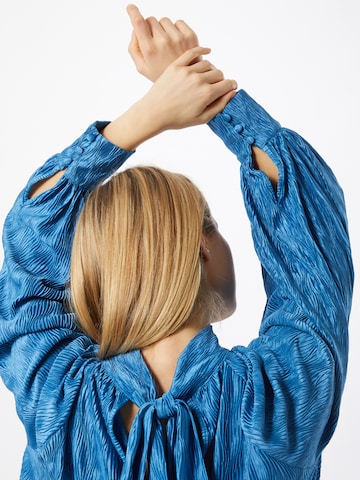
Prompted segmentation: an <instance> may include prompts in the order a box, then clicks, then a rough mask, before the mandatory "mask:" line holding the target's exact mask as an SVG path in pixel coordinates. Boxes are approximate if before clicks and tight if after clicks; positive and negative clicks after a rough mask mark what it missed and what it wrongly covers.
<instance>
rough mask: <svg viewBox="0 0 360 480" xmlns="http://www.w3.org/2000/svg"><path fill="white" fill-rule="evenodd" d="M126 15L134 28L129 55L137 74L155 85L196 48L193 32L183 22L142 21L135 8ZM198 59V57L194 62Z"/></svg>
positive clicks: (129, 8) (163, 19)
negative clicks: (186, 53) (172, 64)
mask: <svg viewBox="0 0 360 480" xmlns="http://www.w3.org/2000/svg"><path fill="white" fill-rule="evenodd" d="M127 12H128V15H129V17H130V21H131V24H132V26H133V28H134V30H133V33H132V38H131V41H130V45H129V53H130V56H131V58H132V59H133V61H134V63H135V66H136V68H137V70H138V72H139V73H141V74H142V75H144V76H145V77H146V78H148V79H149V80H151V81H152V82H155V80H157V79H158V77H160V75H161V74H162V73H163V72H164V71H165V70H166V68H167V67H168V66H169V65H170V64H171V63H172V62H173V61H174V60H176V59H177V58H178V57H180V55H182V54H183V53H184V52H186V51H187V50H189V49H191V48H193V47H197V46H198V45H199V42H198V38H197V36H196V34H195V32H194V31H193V30H192V29H191V28H190V27H189V26H188V25H187V23H185V22H184V21H183V20H178V21H176V22H175V23H173V22H172V21H171V20H170V19H169V18H162V19H161V20H159V21H158V20H157V19H156V18H154V17H149V18H147V19H145V18H144V17H143V16H142V15H141V13H140V11H139V9H138V8H137V7H136V6H135V5H129V6H128V7H127ZM198 60H201V57H199V58H198V59H195V60H194V61H195V62H196V61H198Z"/></svg>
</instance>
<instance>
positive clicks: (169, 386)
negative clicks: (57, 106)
mask: <svg viewBox="0 0 360 480" xmlns="http://www.w3.org/2000/svg"><path fill="white" fill-rule="evenodd" d="M128 11H129V15H130V18H131V21H132V23H133V26H134V34H133V38H132V41H131V45H130V52H131V54H132V56H133V58H134V60H135V63H136V65H137V67H138V69H139V71H140V72H141V73H143V74H144V75H146V76H147V77H148V78H150V79H151V80H154V81H155V83H154V85H153V87H152V88H151V89H150V91H149V92H148V94H146V95H145V97H143V98H142V99H141V100H139V102H137V103H136V104H135V105H134V106H133V107H131V108H130V109H129V110H128V111H127V112H125V114H123V115H122V116H121V117H119V118H118V119H117V120H115V121H113V122H111V123H109V124H103V123H99V122H98V123H96V124H94V125H92V126H90V127H89V129H88V130H87V131H86V132H85V133H84V134H83V135H82V136H81V137H80V138H79V139H78V140H76V141H75V142H74V144H73V145H71V146H70V147H68V148H67V149H66V150H64V152H62V153H61V154H58V155H55V156H54V157H52V158H51V159H50V160H48V162H46V164H45V165H44V166H43V167H41V168H40V169H39V170H38V171H37V172H35V174H34V175H33V176H32V178H31V179H30V180H29V183H28V185H27V186H26V187H25V189H24V191H23V192H21V194H20V195H19V197H18V199H17V201H16V202H15V205H14V207H13V209H12V210H11V212H10V214H9V216H8V218H7V220H6V223H5V227H4V250H5V260H4V266H3V269H2V272H1V277H0V286H1V298H2V299H3V300H2V303H1V306H0V315H1V316H0V320H1V329H0V357H1V363H0V365H1V375H2V378H3V380H4V382H5V383H6V385H7V386H8V387H9V388H10V389H11V390H12V391H13V392H14V394H15V398H16V402H17V411H18V413H19V416H20V418H21V420H22V422H23V423H24V426H25V428H26V432H27V437H28V445H27V448H26V451H25V455H24V461H23V469H22V478H23V479H38V478H49V479H60V478H64V479H71V478H75V479H92V480H93V479H102V480H103V479H118V478H121V479H132V478H134V479H143V478H150V479H167V478H169V479H175V478H177V479H193V478H194V479H207V478H209V479H232V480H233V479H241V478H248V479H257V478H259V479H263V478H274V479H289V478H291V479H315V478H319V472H320V461H321V452H322V450H323V448H324V447H325V446H326V444H327V443H328V441H329V440H330V438H331V435H332V433H333V431H334V428H335V426H336V421H337V417H338V411H339V404H340V398H341V393H342V389H343V385H344V380H345V373H346V362H347V320H348V316H349V311H350V304H351V294H352V282H353V271H352V263H351V253H350V246H349V240H348V235H347V224H346V215H345V207H344V202H343V196H342V192H341V189H340V187H339V186H338V184H337V182H336V180H335V178H334V176H333V174H332V172H331V171H330V169H329V168H328V167H327V166H326V164H325V163H324V161H323V160H322V159H321V158H320V157H319V155H318V154H317V153H316V152H315V151H314V150H313V149H312V148H311V147H310V146H309V145H308V144H307V143H306V142H305V141H304V140H303V139H302V138H301V137H300V136H298V135H297V134H295V133H294V132H292V131H289V130H287V129H283V128H281V127H280V125H279V124H278V123H277V122H276V121H274V120H273V119H272V118H271V117H270V116H269V115H268V114H267V113H266V112H265V111H264V110H263V109H262V108H261V107H260V106H259V105H258V104H257V103H256V102H254V100H252V99H251V98H250V97H249V96H248V95H247V94H246V93H245V92H244V91H239V92H238V93H236V94H235V88H236V84H235V83H234V82H233V81H231V80H227V79H224V77H223V75H222V73H221V72H220V71H219V70H217V69H216V68H214V67H213V66H212V65H211V64H210V63H209V62H207V61H205V60H203V58H202V56H203V55H205V54H206V53H208V50H207V49H202V48H200V47H198V46H197V39H196V36H195V35H194V34H193V32H191V30H190V29H189V28H188V27H187V26H186V24H184V23H183V22H177V23H176V24H172V23H171V22H170V21H169V20H167V19H162V20H161V21H160V22H157V21H156V20H155V19H153V18H150V19H148V20H145V19H143V18H142V16H141V14H140V12H139V11H138V10H137V9H136V7H133V6H131V7H129V10H128ZM164 39H165V40H166V41H165V47H164ZM183 52H184V53H183ZM174 59H175V60H174ZM207 122H209V126H210V128H211V129H212V130H213V131H214V132H215V133H216V134H217V135H218V136H219V137H220V138H221V139H222V140H223V141H224V142H225V144H226V146H227V147H228V148H229V149H230V150H231V151H233V152H234V154H235V155H236V156H237V158H238V159H239V161H240V162H241V166H242V168H241V179H242V190H243V195H244V201H245V205H246V208H247V211H248V214H249V218H250V222H251V226H252V232H253V237H254V244H255V248H256V251H257V254H258V256H259V259H260V262H261V265H262V269H263V275H264V285H265V290H266V294H267V304H266V308H265V312H264V317H263V319H262V324H261V329H260V335H259V337H258V338H257V339H255V340H254V341H253V342H252V343H251V344H250V345H249V346H248V347H247V348H245V347H235V348H234V349H233V350H232V351H228V350H226V349H224V348H221V347H220V346H219V345H218V342H217V339H216V337H215V335H214V334H213V332H212V329H211V326H210V323H211V322H213V321H216V320H219V319H222V318H225V317H226V316H227V315H229V314H230V313H232V312H233V310H234V308H235V296H234V284H235V280H234V274H233V265H232V259H231V253H230V250H229V247H228V246H227V244H226V242H225V240H224V239H223V238H222V237H221V235H220V233H219V232H218V229H217V225H216V222H215V221H214V219H213V218H212V217H211V214H210V212H209V209H208V207H207V205H206V202H205V200H204V198H203V196H202V195H201V193H200V192H199V191H198V189H197V188H196V187H195V186H194V185H193V184H192V183H191V182H190V181H189V180H187V179H186V178H184V177H183V176H180V175H176V174H171V173H169V172H165V171H162V170H159V169H154V168H139V169H130V170H129V171H125V172H122V173H120V174H118V175H115V176H113V177H111V178H110V179H109V180H108V181H107V182H105V183H104V180H107V179H108V178H109V177H110V176H111V175H112V174H113V173H114V172H115V171H116V170H117V169H118V168H119V167H120V165H122V164H123V163H124V162H125V160H126V159H127V158H128V157H129V156H130V155H131V154H132V152H133V150H134V149H135V148H136V147H137V146H138V145H140V144H141V143H142V142H144V141H146V140H147V139H148V138H151V137H153V136H155V135H157V134H158V133H160V132H162V131H164V130H167V129H170V128H184V127H187V126H191V125H196V124H201V123H207ZM76 223H77V226H76V229H75V224H76ZM71 250H72V255H71ZM70 261H71V279H70V289H71V298H70V303H71V305H72V307H71V310H70V312H69V310H68V306H65V305H66V304H68V303H69V302H68V300H69V295H68V281H69V272H70ZM72 311H75V312H76V315H75V313H71V312H72Z"/></svg>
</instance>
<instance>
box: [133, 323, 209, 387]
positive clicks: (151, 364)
mask: <svg viewBox="0 0 360 480" xmlns="http://www.w3.org/2000/svg"><path fill="white" fill-rule="evenodd" d="M205 326H206V325H204V324H203V323H197V322H193V323H190V324H188V325H186V326H184V327H182V328H181V329H180V330H178V331H177V332H175V333H174V334H172V335H169V336H168V337H166V338H163V339H162V340H159V341H157V342H155V343H153V344H152V345H149V346H148V347H145V348H143V349H142V350H141V353H142V356H143V358H144V360H145V362H146V364H147V366H148V368H149V370H150V372H151V374H152V376H153V378H154V381H155V384H156V386H157V390H158V394H159V395H162V394H163V393H165V392H167V391H168V390H169V389H170V387H171V384H172V381H173V378H174V375H175V370H176V366H177V362H178V359H179V356H180V354H181V352H182V351H183V350H184V349H185V347H186V346H187V344H188V343H189V342H190V341H191V340H192V339H193V338H194V337H195V336H196V335H197V334H198V333H199V332H200V331H201V330H202V329H203V328H204V327H205Z"/></svg>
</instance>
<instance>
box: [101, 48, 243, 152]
mask: <svg viewBox="0 0 360 480" xmlns="http://www.w3.org/2000/svg"><path fill="white" fill-rule="evenodd" d="M209 52H210V49H208V48H202V47H194V48H192V49H190V50H188V51H186V52H185V53H183V54H182V55H181V56H180V57H179V58H178V59H176V60H175V61H174V62H173V63H172V64H171V65H170V66H169V67H168V68H167V69H166V70H165V71H164V73H163V74H162V75H161V76H160V77H159V78H158V80H157V81H156V82H155V83H154V85H153V86H152V87H151V88H150V90H149V92H148V93H147V94H146V95H145V96H144V97H143V98H142V99H141V100H139V101H138V102H137V103H135V104H134V105H133V106H132V107H131V108H130V109H129V110H128V111H127V112H126V113H124V114H123V115H122V116H121V117H119V118H118V119H117V120H115V121H114V122H112V123H110V124H109V125H108V126H107V127H106V128H105V129H104V131H103V134H104V135H105V137H106V138H108V140H110V141H111V142H112V143H115V144H117V145H119V146H120V147H122V148H124V149H126V150H133V149H134V148H136V147H137V146H138V145H140V144H141V143H142V142H144V141H145V140H147V139H149V138H151V137H153V136H155V135H157V134H159V133H161V132H163V131H164V130H170V129H180V128H185V127H189V126H193V125H200V124H202V123H207V122H208V121H209V120H211V118H213V117H214V116H215V115H216V114H217V113H219V112H220V111H222V110H223V109H224V108H225V106H226V104H227V102H228V101H229V100H230V99H231V98H232V97H233V96H234V94H235V89H236V88H237V84H236V82H235V81H234V80H228V79H224V75H223V73H222V72H221V71H220V70H218V69H216V68H214V67H213V66H212V65H211V63H210V62H208V61H207V60H200V61H198V62H196V63H194V61H195V60H196V59H198V58H200V57H201V56H202V55H206V54H208V53H209Z"/></svg>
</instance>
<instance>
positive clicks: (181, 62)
mask: <svg viewBox="0 0 360 480" xmlns="http://www.w3.org/2000/svg"><path fill="white" fill-rule="evenodd" d="M210 52H211V49H210V48H205V47H193V48H190V49H189V50H187V51H186V52H184V53H183V54H182V55H180V57H179V58H177V59H176V60H175V62H174V65H178V66H187V65H191V63H192V62H193V61H194V60H195V59H196V58H198V57H199V56H201V55H207V54H209V53H210ZM199 63H201V62H199ZM196 65H197V64H196Z"/></svg>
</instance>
